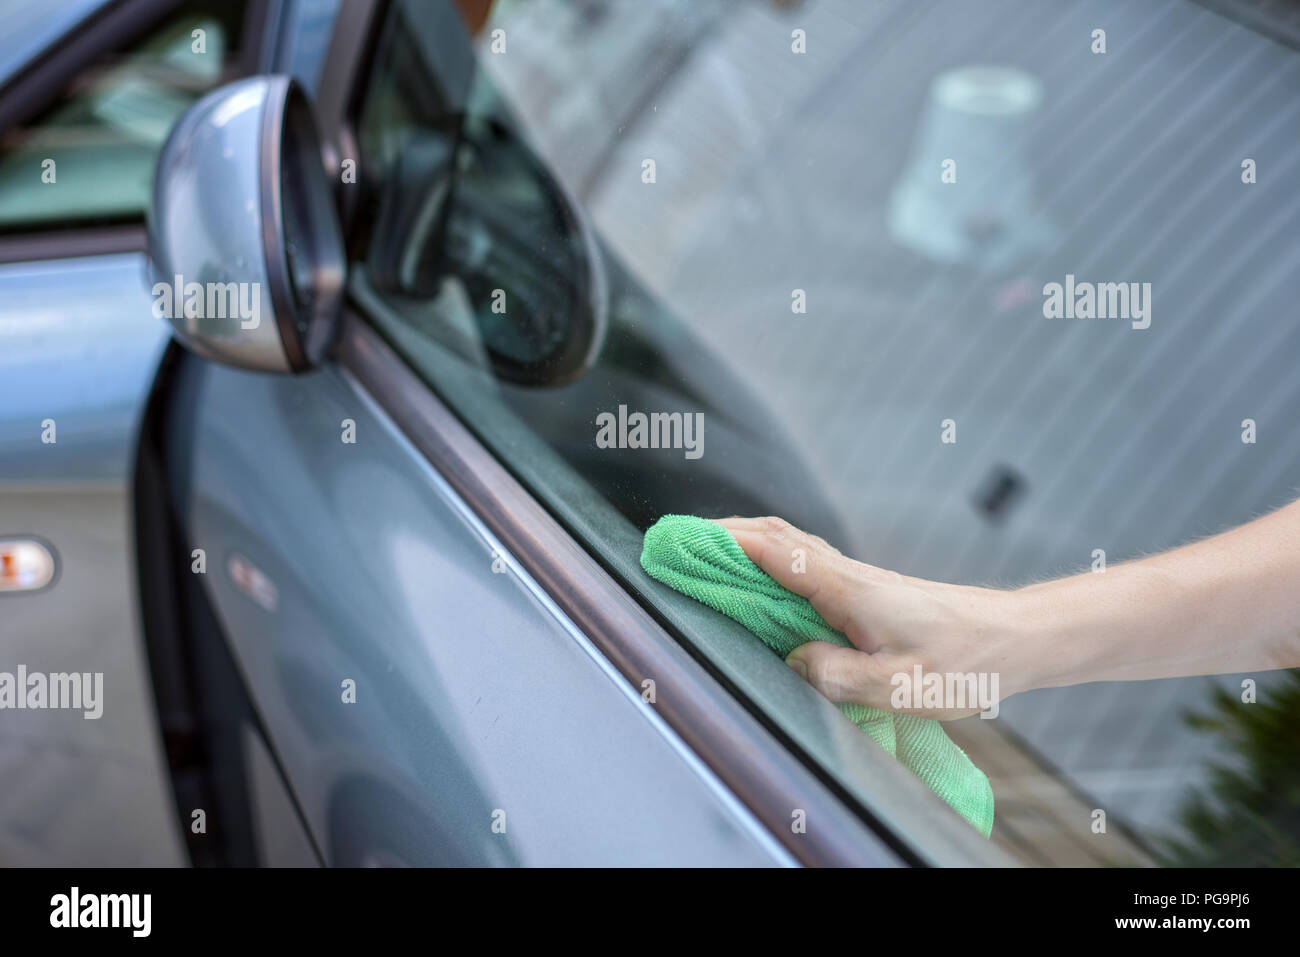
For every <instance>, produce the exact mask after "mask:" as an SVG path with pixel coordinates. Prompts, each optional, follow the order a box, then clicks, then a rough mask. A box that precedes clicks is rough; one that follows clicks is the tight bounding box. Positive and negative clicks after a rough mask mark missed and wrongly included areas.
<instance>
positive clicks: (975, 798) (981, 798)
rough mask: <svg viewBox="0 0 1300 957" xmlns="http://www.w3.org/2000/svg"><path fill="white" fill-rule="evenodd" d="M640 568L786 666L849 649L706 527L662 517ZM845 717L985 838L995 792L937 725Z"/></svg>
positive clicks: (866, 712)
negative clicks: (793, 658) (821, 647)
mask: <svg viewBox="0 0 1300 957" xmlns="http://www.w3.org/2000/svg"><path fill="white" fill-rule="evenodd" d="M641 567H642V568H644V569H645V570H646V571H647V572H648V573H649V574H650V575H651V577H653V578H657V579H658V580H659V581H661V582H663V583H664V584H666V585H670V586H671V587H673V588H675V589H677V591H679V592H681V593H682V594H684V595H689V596H690V597H691V598H694V599H695V600H696V601H701V602H703V603H704V604H706V605H708V606H709V607H710V608H714V609H716V610H717V611H720V612H722V613H723V614H724V615H726V616H727V617H728V618H732V619H735V620H736V621H738V622H740V624H742V625H744V626H745V627H746V628H748V629H749V630H750V631H751V632H753V633H754V634H755V635H756V636H758V639H759V640H760V641H762V642H763V644H765V645H767V647H769V648H771V649H772V650H773V651H775V652H776V653H777V654H778V655H780V656H781V657H782V658H785V656H786V655H788V654H789V653H790V652H791V651H793V650H794V649H795V648H798V647H799V646H800V645H802V644H805V643H806V642H809V641H829V642H832V643H834V644H837V645H842V646H844V647H846V648H851V647H852V643H851V642H850V641H849V640H848V638H846V637H845V636H844V635H843V634H842V633H841V632H838V631H836V630H835V629H834V628H832V627H831V626H830V625H828V624H827V623H826V621H825V619H823V618H822V616H821V615H819V614H817V611H816V610H815V609H814V608H813V606H812V604H811V603H810V602H809V601H808V599H806V598H804V597H802V596H801V595H796V594H795V593H794V592H792V591H790V590H789V589H788V588H786V587H784V586H783V585H781V584H779V583H777V581H776V580H775V579H773V578H772V577H771V576H770V575H768V574H767V573H766V572H765V571H763V570H762V569H761V568H759V567H758V566H757V565H755V564H754V563H753V562H752V561H750V560H749V556H748V555H746V554H745V553H744V551H742V550H741V547H740V545H739V544H738V543H737V542H736V540H735V538H733V537H732V535H731V533H730V532H729V531H727V530H726V529H725V528H723V527H722V526H721V525H719V524H718V523H717V522H711V521H709V520H708V519H703V518H696V517H694V516H691V515H665V516H664V517H663V518H661V519H659V521H658V522H656V523H655V524H654V525H653V526H652V527H651V528H650V530H649V531H647V532H646V533H645V547H644V548H643V550H642V552H641ZM839 708H840V710H841V711H843V712H844V714H845V716H846V717H847V718H848V719H849V720H850V721H852V722H853V723H854V724H856V725H857V726H858V727H859V728H861V729H862V730H863V731H865V732H866V733H867V734H869V735H871V737H872V739H873V740H874V741H875V742H876V743H877V744H879V745H880V746H881V747H882V748H884V749H885V750H886V751H888V752H889V753H890V754H892V755H893V756H894V757H896V758H897V759H898V760H899V761H900V762H901V763H902V764H903V766H904V767H906V768H907V769H908V770H909V771H911V772H912V773H913V774H915V775H916V776H917V777H918V778H920V779H921V780H922V781H923V782H924V783H925V784H926V786H928V787H929V788H930V789H931V790H932V791H934V793H935V794H937V795H939V797H941V798H943V799H944V800H945V801H947V802H948V804H950V805H951V806H952V808H953V810H955V811H956V812H957V813H958V814H960V815H961V816H962V817H964V818H965V819H966V820H967V821H969V822H970V823H971V825H972V826H973V827H974V828H975V829H976V830H977V831H979V832H980V833H981V834H983V835H984V836H985V837H988V836H989V834H990V833H991V832H992V830H993V789H992V788H991V787H990V786H989V779H988V778H987V777H985V776H984V772H983V771H981V770H980V769H979V768H977V767H975V765H974V764H972V763H971V759H970V758H968V757H967V756H966V752H964V751H962V749H961V748H959V747H957V745H955V744H953V743H952V741H951V740H950V739H949V738H948V736H947V735H946V734H944V732H943V728H941V727H940V726H939V722H938V721H935V720H934V719H932V718H919V717H917V716H916V715H910V714H898V713H896V712H890V711H881V710H880V709H879V708H870V707H867V706H866V705H860V704H848V703H840V705H839Z"/></svg>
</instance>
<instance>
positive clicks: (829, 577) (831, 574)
mask: <svg viewBox="0 0 1300 957" xmlns="http://www.w3.org/2000/svg"><path fill="white" fill-rule="evenodd" d="M717 521H718V523H719V524H720V525H722V526H723V527H724V528H726V529H727V530H728V531H729V532H731V534H732V535H733V536H734V537H735V539H736V541H737V543H739V545H740V547H741V548H742V549H743V550H744V552H745V554H746V555H748V556H749V559H750V561H752V562H753V563H754V564H755V565H757V566H758V567H759V568H761V569H763V571H765V572H767V573H768V574H769V575H771V576H772V577H773V578H774V579H776V580H777V581H778V582H780V583H781V584H782V585H784V586H785V587H786V588H788V589H790V590H791V591H792V592H794V593H795V594H796V595H803V596H804V597H805V598H807V599H808V600H809V601H810V602H812V606H813V607H814V608H815V609H817V613H818V614H819V615H821V616H822V617H823V618H825V619H826V622H827V624H829V625H830V626H831V627H832V628H834V629H836V630H837V631H844V632H846V633H847V626H848V624H849V622H850V621H851V620H852V617H853V605H854V600H855V597H857V592H858V591H859V590H860V588H861V583H857V582H855V578H856V577H860V575H861V572H862V570H863V569H865V568H866V567H867V566H864V565H860V564H858V563H857V562H853V561H850V560H849V559H848V558H845V557H844V556H843V555H841V554H840V553H839V552H837V551H836V550H835V549H834V548H832V547H831V546H830V545H828V544H826V542H824V541H823V540H822V539H820V538H817V537H816V536H815V535H809V534H808V533H807V532H805V531H801V530H800V529H797V528H795V527H794V526H793V525H791V524H790V523H789V522H787V521H785V520H784V519H779V518H724V519H718V520H717Z"/></svg>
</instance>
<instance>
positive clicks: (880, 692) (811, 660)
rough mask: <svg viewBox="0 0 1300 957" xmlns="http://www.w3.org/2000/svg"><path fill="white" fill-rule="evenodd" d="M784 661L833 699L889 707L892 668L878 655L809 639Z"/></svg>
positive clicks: (876, 706) (874, 706)
mask: <svg viewBox="0 0 1300 957" xmlns="http://www.w3.org/2000/svg"><path fill="white" fill-rule="evenodd" d="M785 663H786V664H787V665H788V666H789V667H791V668H793V669H794V671H795V672H796V673H797V674H799V675H801V676H802V677H803V679H804V680H805V681H807V682H808V683H809V684H810V685H812V686H813V687H814V688H816V689H817V690H818V691H820V692H821V693H822V694H823V695H824V696H826V697H827V698H829V699H830V700H831V701H848V702H851V703H853V704H865V705H870V706H871V707H873V708H881V709H884V710H888V709H889V708H890V704H889V689H890V673H891V672H890V669H889V668H887V667H885V665H884V663H883V662H882V661H881V660H880V659H879V658H878V657H877V656H875V655H871V654H868V653H867V652H865V651H859V650H858V649H856V648H844V647H841V646H840V645H833V644H831V643H830V642H829V641H810V642H808V643H807V644H803V645H800V646H799V647H798V648H796V649H795V650H794V651H792V652H790V654H789V655H787V656H786V659H785Z"/></svg>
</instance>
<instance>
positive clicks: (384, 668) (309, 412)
mask: <svg viewBox="0 0 1300 957" xmlns="http://www.w3.org/2000/svg"><path fill="white" fill-rule="evenodd" d="M176 389H177V396H176V407H177V409H178V410H188V412H184V411H182V412H178V414H177V415H176V416H175V417H174V420H173V423H172V425H171V429H172V430H173V435H172V436H171V437H172V438H173V439H175V440H176V441H174V442H173V443H172V448H173V449H177V448H179V447H180V446H181V444H182V442H183V439H182V437H181V436H178V435H175V434H174V433H175V432H176V431H177V430H185V431H188V432H189V434H190V435H192V436H196V437H201V438H199V439H198V440H197V441H194V442H193V443H190V444H189V449H188V450H187V454H184V455H180V456H178V457H177V458H176V459H174V460H173V462H172V468H173V470H174V471H173V476H172V484H173V487H174V488H176V489H177V490H178V493H179V495H180V501H179V503H178V504H179V510H180V512H181V515H182V516H183V519H182V520H183V522H184V524H185V525H186V526H187V527H188V529H189V530H190V533H191V535H192V537H193V539H194V541H195V543H196V546H197V547H202V548H204V550H205V553H206V555H207V561H208V565H207V573H206V576H205V579H204V585H205V587H206V590H207V592H208V594H209V595H210V597H211V600H212V605H213V607H214V609H215V610H216V614H217V617H218V619H219V621H220V624H221V626H222V629H223V631H224V632H225V634H226V635H227V636H228V638H229V641H230V643H231V646H232V650H233V652H234V655H235V657H236V659H237V661H238V663H239V665H240V667H241V671H242V674H243V676H244V678H245V680H246V682H247V684H248V688H249V693H250V697H251V698H252V699H253V700H254V702H255V703H256V707H257V709H258V711H259V713H260V717H261V719H262V723H263V725H264V726H265V727H266V728H267V729H268V735H269V737H270V739H271V744H272V747H273V748H274V750H275V752H276V754H277V755H278V757H279V759H280V762H281V764H282V766H283V767H284V769H285V774H286V777H287V779H288V781H289V784H290V788H291V790H292V791H293V793H294V795H295V796H296V798H297V800H298V803H299V806H300V807H301V808H302V811H303V815H304V817H305V819H306V821H307V824H308V827H309V830H310V831H311V833H312V835H313V838H314V840H315V843H316V844H317V846H318V847H320V848H321V850H322V854H323V856H324V858H325V860H326V862H327V863H335V864H363V863H375V862H379V863H398V862H400V863H414V864H652V865H653V864H670V863H672V864H690V863H695V864H724V863H725V864H734V865H750V864H754V865H758V864H773V863H777V864H784V863H789V862H790V859H789V857H788V855H787V854H786V853H785V852H784V851H782V850H781V849H780V848H779V846H778V845H777V844H776V842H775V841H774V840H773V839H772V837H771V836H770V835H769V834H768V833H767V832H766V831H764V830H763V829H762V828H761V827H759V826H758V825H757V824H756V823H755V822H754V820H753V818H752V816H751V815H750V814H749V812H748V811H747V810H746V809H745V808H744V807H743V806H742V805H741V804H740V803H739V802H738V801H737V800H736V799H735V797H734V796H732V795H731V794H730V793H729V792H727V791H726V789H725V788H723V787H722V786H721V785H720V784H719V783H718V781H717V780H716V778H715V777H714V776H713V774H712V772H710V771H709V770H708V769H707V768H705V767H704V766H703V765H702V763H701V762H699V760H698V759H697V758H696V757H695V756H694V755H693V754H692V753H691V752H690V751H689V750H688V749H686V748H685V747H684V745H682V743H681V742H680V740H679V739H677V738H676V736H675V735H674V734H673V733H672V732H671V731H670V730H669V729H668V728H667V726H666V725H665V724H664V723H663V722H662V721H661V720H660V719H659V718H658V716H657V715H656V714H655V713H654V710H653V708H652V707H651V706H650V705H649V704H647V703H646V702H645V701H643V700H642V699H641V697H640V695H639V693H638V692H637V690H636V689H634V688H633V687H632V686H631V685H630V684H629V683H627V682H626V681H625V680H624V679H623V678H622V677H621V676H619V675H617V674H616V673H615V672H614V671H613V669H612V666H611V665H610V664H609V662H608V661H606V660H605V659H604V658H603V657H602V656H601V655H600V654H599V653H598V652H597V651H596V649H595V648H594V647H593V646H592V645H591V643H590V642H589V641H588V640H587V639H586V638H585V637H584V636H583V635H582V633H581V632H580V631H578V629H577V628H576V627H575V626H574V625H573V624H572V622H570V621H568V619H566V618H565V616H564V615H563V614H562V613H561V612H560V611H559V609H558V608H557V607H556V606H555V605H554V604H553V603H552V602H551V601H550V599H549V598H548V597H547V596H546V595H545V593H544V592H543V591H542V590H541V589H540V588H538V587H537V586H536V584H535V583H533V582H532V580H531V579H530V578H529V577H528V576H527V575H526V574H525V573H524V572H523V571H522V570H521V569H520V568H519V566H518V565H517V564H516V563H515V562H514V561H513V559H511V558H510V556H508V555H505V554H504V553H503V552H502V551H501V549H500V546H499V545H498V543H496V541H495V540H494V539H493V538H492V536H491V534H490V533H489V532H488V531H487V530H486V528H485V527H484V526H483V525H481V523H479V522H478V521H477V519H476V518H475V517H474V515H473V513H472V512H471V511H470V510H469V509H468V507H467V506H466V505H465V504H464V502H462V501H461V500H460V499H459V498H458V496H457V495H456V494H455V493H454V491H453V490H452V489H451V487H450V486H449V485H448V484H447V483H446V481H445V480H444V479H443V478H442V477H441V476H440V475H438V473H437V472H435V471H434V470H433V469H432V468H431V467H430V466H429V465H428V464H427V463H426V462H425V461H424V460H423V458H422V456H421V455H420V454H419V453H418V452H417V451H416V450H415V449H414V448H413V447H412V446H411V445H410V444H409V442H408V441H407V440H406V439H405V438H404V437H403V436H402V435H401V434H400V432H398V431H397V430H396V428H395V427H394V426H393V425H392V424H391V423H390V422H389V421H388V419H387V417H386V416H385V415H384V413H383V412H382V411H381V410H380V409H379V408H378V407H377V406H375V405H374V404H373V402H372V401H371V400H370V399H369V398H368V396H367V395H366V394H365V393H364V392H363V391H362V390H361V389H360V387H359V386H358V385H356V384H355V383H354V382H353V381H352V380H351V379H350V378H349V377H348V376H347V375H346V374H345V373H343V372H342V371H340V370H339V369H337V368H335V367H327V368H325V369H323V370H320V371H317V372H313V373H310V374H308V375H305V376H296V377H287V376H274V375H267V374H259V373H251V372H244V371H239V370H234V369H227V368H223V367H219V366H215V365H212V364H209V363H204V362H200V361H197V360H188V361H187V362H186V363H185V367H184V369H183V370H182V371H181V373H180V374H179V376H178V382H177V386H176ZM348 420H350V423H351V425H352V426H353V427H354V429H355V433H354V434H355V437H356V441H355V443H349V442H346V441H344V438H345V430H347V429H348V427H349V421H348ZM349 681H351V682H355V702H354V703H351V702H347V701H345V700H344V699H345V697H346V696H347V692H348V690H349V689H348V687H347V682H349ZM494 825H496V829H494ZM502 825H504V832H501V831H500V830H499V828H500V827H501V826H502Z"/></svg>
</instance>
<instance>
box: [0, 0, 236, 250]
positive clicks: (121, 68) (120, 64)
mask: <svg viewBox="0 0 1300 957" xmlns="http://www.w3.org/2000/svg"><path fill="white" fill-rule="evenodd" d="M243 14H244V4H243V3H220V2H215V0H212V2H191V3H187V4H184V5H183V6H182V12H178V13H175V14H174V15H172V16H170V17H169V18H168V19H167V20H166V21H164V22H163V23H162V24H160V25H158V26H157V27H155V28H154V29H152V30H151V31H150V32H149V33H148V34H147V35H146V36H145V37H144V38H142V39H141V40H140V41H138V42H136V43H134V44H132V45H131V46H130V47H129V48H128V49H125V50H122V51H119V52H116V53H113V54H111V55H108V56H104V57H101V58H99V59H98V60H97V61H95V62H94V63H91V64H88V65H87V66H86V68H85V69H84V70H82V71H81V72H80V73H79V74H78V75H77V77H76V78H75V79H74V80H73V81H72V82H71V83H70V84H69V85H68V87H67V88H66V89H64V90H63V91H62V93H61V95H60V97H59V99H58V101H57V102H56V103H54V104H53V105H52V106H51V107H49V108H48V109H46V110H45V111H44V112H43V113H41V114H40V115H39V116H37V117H35V118H33V119H31V120H29V121H27V122H26V123H23V124H22V125H20V126H18V127H16V128H10V129H7V130H4V131H3V132H0V229H3V230H7V231H13V230H18V229H28V228H33V227H45V226H51V225H59V224H72V223H78V224H83V223H95V222H114V221H123V220H133V219H140V218H141V217H142V215H143V213H144V212H145V210H146V209H147V208H148V206H149V194H150V188H151V185H152V180H153V167H154V159H155V157H156V156H157V153H158V150H159V149H160V148H161V146H162V143H163V140H164V139H165V138H166V136H167V133H168V131H169V130H170V129H171V126H172V124H173V123H174V122H175V120H176V119H177V118H179V116H180V114H181V113H182V112H184V110H185V109H186V107H188V106H189V105H190V104H191V103H193V102H194V101H195V100H197V99H198V98H199V97H200V96H201V95H202V94H203V93H205V92H206V91H207V90H210V89H212V88H213V87H215V86H218V85H220V84H221V83H223V82H226V81H228V80H230V79H233V78H234V77H235V76H236V75H238V73H239V66H238V64H239V55H240V51H239V46H240V35H241V26H242V23H243Z"/></svg>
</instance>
